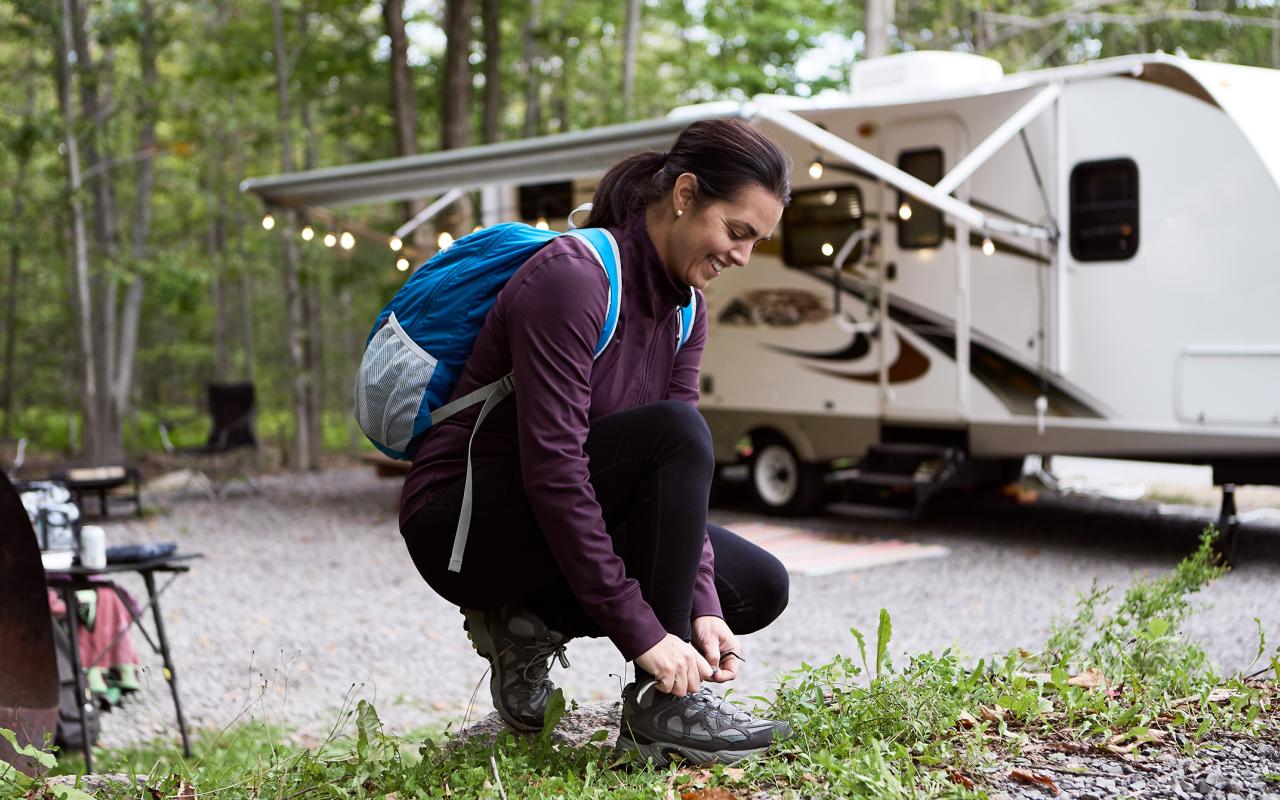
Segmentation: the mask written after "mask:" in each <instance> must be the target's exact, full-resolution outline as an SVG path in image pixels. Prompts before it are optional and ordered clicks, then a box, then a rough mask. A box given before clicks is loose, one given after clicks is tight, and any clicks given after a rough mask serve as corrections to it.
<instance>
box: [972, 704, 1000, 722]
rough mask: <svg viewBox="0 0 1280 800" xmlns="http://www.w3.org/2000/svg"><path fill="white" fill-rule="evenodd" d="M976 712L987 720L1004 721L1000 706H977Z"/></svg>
mask: <svg viewBox="0 0 1280 800" xmlns="http://www.w3.org/2000/svg"><path fill="white" fill-rule="evenodd" d="M978 714H979V715H980V716H981V717H982V718H983V719H985V720H986V721H987V722H996V723H999V722H1004V709H1003V708H1001V707H1000V706H978Z"/></svg>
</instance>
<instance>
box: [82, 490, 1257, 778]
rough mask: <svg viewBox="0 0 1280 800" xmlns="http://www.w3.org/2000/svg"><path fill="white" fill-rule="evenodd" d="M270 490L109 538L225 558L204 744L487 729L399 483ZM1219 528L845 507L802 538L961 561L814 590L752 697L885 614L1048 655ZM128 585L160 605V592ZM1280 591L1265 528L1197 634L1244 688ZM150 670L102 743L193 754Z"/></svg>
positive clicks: (208, 598) (155, 519) (171, 508)
mask: <svg viewBox="0 0 1280 800" xmlns="http://www.w3.org/2000/svg"><path fill="white" fill-rule="evenodd" d="M261 485H262V493H261V494H258V495H252V494H248V493H242V492H236V491H235V490H233V492H232V494H231V495H230V496H229V497H227V498H225V499H224V500H222V501H220V502H216V503H215V502H210V501H208V500H205V499H202V498H201V497H199V496H197V495H196V494H190V495H186V496H183V497H166V496H163V495H158V494H157V495H152V496H149V497H148V498H147V501H148V502H149V503H151V504H154V505H157V506H159V507H160V509H161V513H159V514H157V515H155V516H152V517H149V518H147V519H144V520H129V521H117V520H114V519H113V520H111V521H109V522H108V523H107V524H106V528H107V538H108V544H121V543H126V542H147V541H177V542H178V543H179V544H180V547H181V549H182V550H183V551H187V552H200V553H203V554H204V556H205V557H204V559H203V560H201V561H198V562H195V566H194V569H193V570H192V571H191V573H190V574H188V575H186V576H183V577H181V578H179V579H178V580H177V581H176V582H175V583H174V584H173V586H172V588H171V589H169V590H168V591H167V592H166V593H165V594H164V596H163V598H162V600H163V607H164V612H165V617H166V620H167V621H168V632H169V636H170V638H171V642H172V647H173V652H174V659H175V662H176V665H177V668H178V678H179V682H180V686H181V689H182V698H183V701H184V704H185V709H184V710H185V711H186V715H187V719H188V723H189V725H190V726H191V727H192V728H193V729H199V728H221V727H223V726H226V725H228V724H230V723H232V722H233V721H235V720H236V719H238V718H243V717H245V716H254V717H258V718H262V719H266V720H268V721H270V722H273V723H280V724H284V725H287V726H290V727H292V728H293V729H294V730H295V731H296V734H297V738H298V739H299V740H300V741H302V742H304V743H306V742H314V741H317V740H318V739H321V738H323V737H324V736H325V734H326V733H327V732H328V731H329V729H330V728H331V727H332V726H333V724H334V722H335V721H336V720H337V719H338V718H339V715H340V713H341V709H342V708H343V706H344V704H350V703H352V702H354V700H355V699H357V698H367V699H370V700H371V701H373V702H374V703H375V705H376V706H377V708H378V711H379V713H380V714H381V716H382V717H383V719H384V721H385V722H386V723H387V726H388V728H389V729H390V730H392V731H398V732H406V731H409V730H412V729H419V728H423V727H431V728H437V729H439V728H443V727H445V726H456V725H458V724H459V723H461V722H462V721H463V719H464V718H469V719H470V720H473V721H474V720H476V719H480V718H483V717H484V716H485V715H486V714H488V712H489V711H490V710H491V706H490V705H489V703H488V699H487V694H488V693H487V690H486V689H484V688H483V687H481V686H480V683H479V682H480V681H481V679H482V676H483V674H484V671H485V667H486V665H485V663H484V662H483V661H482V660H481V659H480V658H479V657H477V656H476V655H474V654H473V653H472V652H471V650H470V645H469V643H468V641H467V639H466V636H465V634H464V633H463V631H462V625H461V623H462V618H461V616H460V615H459V614H458V612H457V609H455V608H453V607H451V606H449V605H448V604H446V603H445V602H444V601H442V600H440V599H439V598H437V597H436V596H435V595H434V594H433V593H432V592H431V590H430V589H429V588H428V587H427V586H426V584H425V583H423V582H422V580H421V578H420V577H419V576H418V574H417V572H416V571H415V570H414V568H413V565H412V564H411V562H410V561H409V559H408V557H407V554H406V553H405V550H404V546H403V544H402V542H401V540H400V536H399V533H398V530H397V526H396V515H395V505H396V499H397V495H398V483H397V482H396V481H391V480H380V479H378V478H375V477H374V476H373V475H372V474H371V471H370V470H368V469H364V468H344V469H335V470H329V471H326V472H323V473H318V474H309V475H278V476H267V477H264V478H262V479H261ZM1204 514H1205V516H1206V518H1207V517H1208V516H1211V515H1210V514H1209V512H1204ZM712 517H713V519H714V520H715V521H717V522H719V523H721V524H729V525H730V526H731V524H732V523H733V522H734V521H740V520H745V519H753V518H755V516H754V515H753V514H752V513H751V512H750V511H748V510H746V509H744V508H736V507H733V506H729V507H722V508H717V509H715V510H713V512H712ZM1203 521H1204V520H1202V519H1196V518H1193V517H1187V516H1168V515H1162V514H1160V513H1158V511H1157V510H1156V508H1155V506H1153V505H1151V504H1147V505H1137V504H1121V503H1118V502H1113V501H1103V500H1089V499H1087V498H1042V499H1041V501H1040V502H1039V503H1036V504H1035V505H1031V506H1017V505H1015V504H1013V503H1012V501H1010V500H1008V499H1006V498H995V497H993V498H988V499H976V498H965V499H959V500H956V501H949V502H941V503H939V504H937V505H936V506H935V507H933V508H932V509H931V510H930V512H929V513H927V514H926V515H925V517H924V518H922V519H919V520H916V521H910V522H900V521H880V520H877V521H869V520H865V519H859V518H856V517H852V516H848V515H845V514H842V513H841V512H840V510H839V508H838V507H835V508H832V509H829V510H828V512H827V513H826V514H825V515H823V516H821V517H815V518H811V519H805V520H801V521H797V523H796V524H799V525H804V526H806V527H812V528H820V529H824V530H831V531H838V532H846V533H849V534H856V535H861V536H872V537H886V538H887V537H895V538H899V539H903V540H908V541H918V542H924V543H935V544H942V545H945V546H946V547H948V548H950V553H949V554H948V555H947V556H945V557H942V558H936V559H928V560H924V561H917V562H911V563H904V564H898V565H889V566H884V567H878V568H875V569H870V570H867V571H864V572H858V573H849V574H842V575H834V576H828V577H822V578H804V577H795V578H793V581H792V587H791V603H790V607H789V608H788V609H787V611H786V612H785V613H784V614H783V616H782V617H781V618H780V619H779V620H778V622H776V623H775V624H774V625H773V626H772V627H771V628H770V629H769V630H767V631H765V632H762V633H759V634H755V635H753V636H750V637H746V639H745V641H744V645H745V646H744V650H745V652H744V655H745V656H746V658H747V662H748V663H747V665H746V668H745V670H744V673H743V675H742V676H741V678H740V679H739V681H738V684H739V685H738V686H737V687H736V689H735V692H736V693H737V694H738V696H739V698H741V697H742V696H744V695H746V696H751V695H759V694H767V693H769V692H770V691H771V689H772V688H773V687H774V686H776V682H777V676H778V675H779V674H780V673H782V672H785V671H787V670H791V669H794V668H796V667H798V666H799V665H800V664H801V663H802V662H808V663H821V662H823V661H826V660H828V659H830V657H831V656H832V655H833V654H834V653H837V652H843V653H853V652H854V650H855V647H854V642H853V638H852V637H851V636H850V635H849V628H850V627H851V626H854V627H858V628H861V629H862V630H864V631H868V632H873V631H874V629H875V625H876V619H877V615H878V612H879V609H880V608H881V607H884V608H887V609H888V610H889V611H890V613H891V614H892V616H893V630H894V639H893V644H892V647H891V650H892V652H894V653H902V652H904V651H910V652H916V651H921V650H926V649H932V650H935V651H936V650H941V649H943V648H946V647H955V648H958V649H959V650H960V651H961V652H963V653H965V654H968V655H970V656H972V657H974V658H975V659H976V658H977V657H978V656H982V655H987V654H990V653H993V652H1003V651H1005V650H1007V649H1008V648H1010V647H1015V646H1031V647H1034V646H1036V645H1037V644H1039V643H1041V642H1043V641H1044V639H1045V637H1046V636H1047V634H1048V632H1049V625H1050V621H1051V620H1052V619H1053V618H1054V617H1055V616H1063V615H1065V613H1066V612H1067V611H1068V610H1069V608H1070V604H1071V602H1072V601H1073V599H1074V597H1075V595H1076V593H1078V592H1080V591H1083V590H1085V589H1087V588H1088V587H1089V585H1090V582H1091V581H1092V580H1093V579H1094V578H1097V579H1098V580H1099V581H1100V582H1102V583H1104V584H1112V585H1115V586H1117V587H1123V586H1125V585H1127V584H1128V582H1129V581H1130V580H1131V579H1132V576H1133V575H1134V574H1135V573H1144V572H1145V573H1152V574H1154V573H1158V572H1161V571H1163V570H1165V569H1168V568H1169V567H1172V566H1173V565H1174V564H1176V563H1177V561H1178V560H1179V559H1180V558H1181V557H1182V556H1183V555H1185V554H1186V553H1187V552H1189V551H1190V550H1191V549H1193V548H1194V546H1195V539H1196V536H1197V534H1198V532H1199V530H1200V528H1201V527H1202V525H1203ZM126 582H127V581H126ZM129 585H130V586H131V587H132V588H136V589H137V592H138V594H139V595H141V594H142V590H141V585H140V582H135V583H133V584H129ZM1277 585H1280V526H1277V525H1275V524H1274V523H1273V522H1270V521H1269V520H1267V519H1262V520H1259V521H1257V522H1255V523H1252V524H1250V525H1249V526H1246V528H1245V529H1244V531H1243V538H1242V541H1241V546H1240V550H1239V555H1238V566H1237V567H1236V569H1235V570H1234V571H1233V572H1232V573H1231V574H1230V575H1228V576H1227V577H1225V578H1224V579H1222V580H1221V581H1219V582H1218V583H1217V584H1215V585H1214V586H1212V587H1211V588H1210V589H1209V590H1208V591H1206V592H1205V593H1204V598H1203V600H1204V601H1205V603H1206V605H1207V608H1206V609H1205V610H1204V611H1203V612H1202V613H1200V614H1199V615H1197V616H1196V617H1195V618H1194V619H1193V620H1192V622H1191V624H1190V626H1189V628H1190V633H1191V634H1192V635H1193V636H1194V637H1196V638H1197V639H1198V640H1200V641H1201V642H1203V643H1204V644H1205V645H1206V649H1207V650H1208V652H1209V654H1210V657H1211V658H1212V659H1213V661H1214V662H1215V663H1216V664H1217V665H1218V666H1219V667H1220V668H1221V669H1223V670H1226V671H1235V670H1242V669H1245V668H1246V667H1248V665H1249V664H1250V662H1251V661H1252V660H1253V657H1254V653H1255V651H1256V649H1257V633H1256V626H1255V624H1254V622H1253V618H1254V617H1258V618H1260V619H1261V620H1262V622H1263V624H1264V625H1265V626H1266V627H1267V629H1268V630H1269V631H1270V632H1271V636H1270V637H1269V638H1270V639H1271V640H1272V641H1275V640H1280V592H1277V591H1276V586H1277ZM135 641H136V643H137V644H138V647H139V650H140V651H146V650H147V648H146V646H145V643H143V642H142V640H141V639H140V638H138V639H136V640H135ZM569 657H570V659H571V660H572V662H573V667H572V668H571V669H570V670H568V671H564V670H561V669H560V668H559V667H557V668H556V670H555V671H554V672H553V677H555V679H556V680H557V682H558V683H559V684H560V685H562V686H564V687H565V690H566V692H567V694H568V695H569V696H570V697H571V698H574V699H577V700H578V701H580V702H583V703H591V702H600V701H612V700H613V699H614V698H616V696H617V691H618V687H619V684H620V678H619V677H618V676H619V675H620V674H621V672H622V668H623V662H622V660H621V657H620V656H619V655H618V654H617V652H616V651H615V650H613V648H612V646H611V645H610V644H609V643H608V642H607V641H606V640H582V641H575V642H574V643H573V644H572V645H571V646H570V648H569ZM143 658H144V660H145V661H148V663H149V664H151V665H152V666H151V667H150V668H149V669H147V670H146V673H145V677H144V681H145V682H146V684H147V685H146V686H145V688H144V691H143V692H141V693H140V694H139V696H138V697H137V698H136V699H134V700H132V701H131V702H130V703H129V704H128V705H127V706H126V707H124V708H122V709H117V710H116V711H114V712H112V713H111V714H109V715H107V716H106V717H105V718H104V720H103V734H102V738H101V743H102V744H103V745H106V746H123V745H130V744H135V743H138V742H141V741H145V740H149V739H151V738H154V737H156V736H172V735H174V734H176V726H175V725H174V722H173V710H172V704H171V701H170V699H169V696H168V693H167V691H165V686H164V682H163V679H162V678H161V676H160V670H159V667H158V661H159V659H158V658H156V657H153V656H151V655H150V654H149V653H146V652H144V653H143ZM478 688H479V691H477V689H478ZM473 696H474V703H472V702H471V700H472V698H473ZM1241 746H1242V747H1247V745H1241ZM1268 757H1271V758H1273V759H1274V752H1272V753H1271V755H1270V756H1268ZM1272 771H1278V770H1272ZM1236 774H1237V773H1233V775H1236ZM1240 774H1243V773H1240ZM1255 779H1256V778H1250V777H1244V778H1241V780H1255ZM1205 780H1208V778H1205ZM1209 783H1210V784H1212V781H1209ZM1211 788H1212V787H1211ZM1251 791H1252V790H1251ZM1202 794H1205V793H1203V792H1202ZM1150 796H1156V795H1150ZM1169 796H1176V794H1171V795H1169ZM1188 796H1191V797H1194V796H1195V795H1194V794H1189V795H1188ZM1205 796H1206V797H1210V796H1213V797H1216V795H1209V794H1205ZM1223 796H1225V795H1223ZM1255 796H1256V795H1255Z"/></svg>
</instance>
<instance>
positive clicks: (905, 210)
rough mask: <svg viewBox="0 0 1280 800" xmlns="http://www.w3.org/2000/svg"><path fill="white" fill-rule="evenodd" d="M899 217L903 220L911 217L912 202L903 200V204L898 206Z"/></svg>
mask: <svg viewBox="0 0 1280 800" xmlns="http://www.w3.org/2000/svg"><path fill="white" fill-rule="evenodd" d="M898 219H900V220H902V221H903V222H906V221H907V220H909V219H911V204H910V203H908V202H907V201H906V200H903V201H902V205H900V206H898Z"/></svg>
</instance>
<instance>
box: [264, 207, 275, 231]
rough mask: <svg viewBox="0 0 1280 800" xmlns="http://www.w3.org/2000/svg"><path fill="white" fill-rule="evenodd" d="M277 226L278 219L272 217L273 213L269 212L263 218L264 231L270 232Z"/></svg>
mask: <svg viewBox="0 0 1280 800" xmlns="http://www.w3.org/2000/svg"><path fill="white" fill-rule="evenodd" d="M275 226H276V218H275V217H273V216H271V212H267V215H266V216H264V217H263V218H262V229H263V230H264V231H269V230H271V229H272V228H274V227H275Z"/></svg>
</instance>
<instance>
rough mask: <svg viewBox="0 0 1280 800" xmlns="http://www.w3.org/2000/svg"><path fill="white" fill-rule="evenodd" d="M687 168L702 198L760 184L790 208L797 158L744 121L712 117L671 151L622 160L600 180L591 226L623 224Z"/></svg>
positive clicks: (688, 132) (729, 196) (685, 133)
mask: <svg viewBox="0 0 1280 800" xmlns="http://www.w3.org/2000/svg"><path fill="white" fill-rule="evenodd" d="M686 172H691V173H693V174H694V175H695V176H696V177H697V179H698V186H697V201H698V202H699V203H705V202H707V201H710V200H729V199H732V198H733V197H735V196H736V195H737V194H738V192H740V191H742V190H743V189H746V188H748V187H749V186H751V185H752V184H757V185H759V186H761V187H762V188H764V189H765V191H768V192H771V193H772V194H773V196H774V197H776V198H778V200H780V201H781V202H782V204H783V205H784V206H785V205H786V204H787V203H789V202H790V201H791V160H790V159H789V158H787V154H786V153H784V152H783V151H782V148H780V147H778V145H776V144H774V143H773V141H772V140H770V139H769V137H767V136H765V135H764V134H763V133H761V132H760V131H758V130H756V129H755V128H754V127H752V126H751V125H748V124H747V123H745V122H742V121H741V120H736V119H708V120H701V121H699V122H695V123H693V124H692V125H690V126H689V127H687V128H685V129H684V131H682V132H681V133H680V137H679V138H678V139H676V143H675V144H674V145H672V147H671V149H670V150H669V151H667V152H666V153H657V152H648V153H640V154H638V155H634V156H631V157H629V158H626V159H623V160H622V161H620V162H618V163H617V164H615V165H614V166H613V168H612V169H610V170H609V171H608V172H606V173H605V175H604V177H603V178H601V179H600V186H599V187H598V188H597V189H596V193H595V197H593V198H592V200H591V216H590V217H589V218H588V219H587V226H588V227H592V228H605V227H618V226H620V225H622V223H623V222H624V221H625V220H626V219H627V218H628V217H630V216H631V215H632V214H634V213H636V212H637V211H641V210H643V209H645V208H647V207H648V206H649V205H651V204H652V203H655V202H657V201H658V200H659V199H661V198H662V197H663V196H664V195H666V194H667V192H670V191H671V189H672V187H673V186H675V183H676V178H678V177H680V176H681V175H682V174H684V173H686Z"/></svg>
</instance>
